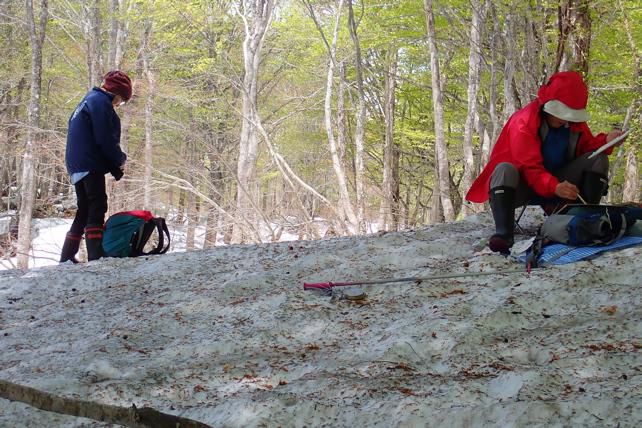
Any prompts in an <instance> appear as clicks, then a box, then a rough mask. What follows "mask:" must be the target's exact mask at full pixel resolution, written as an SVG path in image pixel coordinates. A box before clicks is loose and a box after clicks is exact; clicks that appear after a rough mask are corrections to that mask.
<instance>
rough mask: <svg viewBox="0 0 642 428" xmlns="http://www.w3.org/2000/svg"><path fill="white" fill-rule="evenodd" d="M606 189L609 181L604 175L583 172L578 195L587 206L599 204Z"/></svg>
mask: <svg viewBox="0 0 642 428" xmlns="http://www.w3.org/2000/svg"><path fill="white" fill-rule="evenodd" d="M608 188H609V180H608V177H607V176H606V175H604V174H602V173H599V172H595V171H584V175H582V184H581V185H580V195H581V196H582V198H584V200H585V201H586V203H587V204H599V203H600V200H601V199H602V196H604V195H606V191H607V190H608Z"/></svg>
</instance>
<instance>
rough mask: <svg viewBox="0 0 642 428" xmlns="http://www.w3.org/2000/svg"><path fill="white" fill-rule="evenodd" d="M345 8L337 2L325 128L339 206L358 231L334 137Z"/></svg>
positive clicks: (328, 73) (329, 66)
mask: <svg viewBox="0 0 642 428" xmlns="http://www.w3.org/2000/svg"><path fill="white" fill-rule="evenodd" d="M342 9H343V0H338V2H337V16H336V17H335V23H334V32H333V36H332V44H331V45H330V51H329V55H330V58H329V60H328V72H327V80H326V90H325V103H324V113H325V114H324V117H325V129H326V134H327V136H328V145H329V147H330V156H331V157H332V166H333V168H334V173H335V175H336V177H337V185H338V186H337V187H338V191H339V206H340V207H341V212H342V214H343V216H344V219H342V220H347V221H348V223H349V224H350V225H351V227H352V232H358V228H359V221H358V220H357V217H356V215H355V213H354V210H353V209H352V203H351V202H350V194H349V192H348V181H347V179H346V175H345V170H344V168H343V165H342V164H341V160H340V159H339V152H338V150H337V143H336V140H335V138H334V127H333V125H332V87H333V86H334V85H333V83H334V69H335V64H336V51H337V41H338V38H339V22H340V19H341V10H342Z"/></svg>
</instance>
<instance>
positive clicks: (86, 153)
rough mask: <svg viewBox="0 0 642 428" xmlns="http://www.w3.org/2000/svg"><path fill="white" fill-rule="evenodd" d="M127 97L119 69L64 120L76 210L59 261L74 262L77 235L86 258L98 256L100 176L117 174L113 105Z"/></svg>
mask: <svg viewBox="0 0 642 428" xmlns="http://www.w3.org/2000/svg"><path fill="white" fill-rule="evenodd" d="M131 96H132V84H131V80H130V78H129V77H128V76H127V75H126V74H125V73H123V72H122V71H117V70H116V71H110V72H109V73H107V74H106V75H105V78H104V80H103V83H102V85H101V86H100V88H96V87H95V88H93V89H92V90H91V91H89V92H88V93H87V95H85V98H83V100H82V101H81V102H80V104H78V106H77V107H76V110H74V112H73V114H72V115H71V118H70V119H69V129H68V132H67V150H66V154H65V163H66V164H67V171H68V172H69V175H70V177H71V183H72V184H73V185H74V187H75V189H76V198H77V201H78V210H77V211H76V216H75V218H74V221H73V223H72V225H71V229H70V230H69V232H67V236H66V237H65V243H64V244H63V247H62V253H61V255H60V262H61V263H62V262H66V261H68V260H71V261H72V262H74V263H77V260H76V258H75V256H76V253H77V252H78V248H79V247H80V241H81V239H82V235H83V232H84V233H85V240H86V243H87V258H88V259H89V260H96V259H99V258H100V257H102V255H103V250H102V239H103V223H104V222H105V213H106V212H107V192H106V190H105V174H106V173H111V174H112V175H113V176H114V178H115V179H116V180H120V178H121V177H122V176H123V166H124V164H125V160H126V159H127V156H126V155H125V153H123V152H122V150H121V149H120V119H119V117H118V115H117V114H116V111H115V110H114V107H118V106H121V105H123V104H125V102H127V101H128V100H129V99H130V98H131Z"/></svg>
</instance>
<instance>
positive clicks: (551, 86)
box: [537, 71, 588, 110]
mask: <svg viewBox="0 0 642 428" xmlns="http://www.w3.org/2000/svg"><path fill="white" fill-rule="evenodd" d="M537 100H538V101H539V104H540V106H543V105H544V104H546V103H547V102H548V101H551V100H558V101H561V102H562V103H564V104H565V105H566V106H568V107H570V108H572V109H575V110H582V109H585V108H586V104H587V103H588V88H587V87H586V84H585V83H584V79H582V76H581V75H580V74H579V73H577V72H575V71H562V72H559V73H555V74H553V75H552V76H551V78H550V79H548V82H547V83H546V84H544V85H542V86H541V87H540V88H539V91H538V92H537Z"/></svg>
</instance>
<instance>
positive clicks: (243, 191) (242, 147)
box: [232, 0, 274, 244]
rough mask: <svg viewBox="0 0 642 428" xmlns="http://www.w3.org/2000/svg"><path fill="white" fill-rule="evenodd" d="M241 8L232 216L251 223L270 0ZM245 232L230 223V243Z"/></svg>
mask: <svg viewBox="0 0 642 428" xmlns="http://www.w3.org/2000/svg"><path fill="white" fill-rule="evenodd" d="M241 5H242V8H243V10H242V11H241V12H239V14H240V15H241V17H242V18H243V23H244V28H245V39H244V41H243V58H244V70H245V75H244V77H243V92H242V97H243V107H242V114H243V117H242V122H241V136H240V139H239V156H238V166H237V177H238V184H237V200H236V216H237V218H238V217H243V218H245V219H247V220H248V221H249V222H250V224H254V218H255V217H256V216H255V215H254V214H253V213H252V210H253V207H255V206H256V199H257V196H256V195H255V194H253V191H254V188H255V185H254V182H255V181H256V159H257V151H258V144H259V139H258V135H257V131H256V126H255V123H256V122H257V120H256V116H255V114H256V113H255V112H257V111H258V102H257V101H258V97H257V94H258V79H259V67H260V62H261V49H262V47H263V41H264V40H265V35H266V33H267V29H268V27H269V25H270V22H271V20H272V11H273V9H274V0H253V1H249V0H242V1H241ZM247 236H248V235H247V233H246V232H245V231H244V230H243V227H242V222H240V221H239V222H237V223H235V224H234V227H233V229H232V243H234V244H238V243H241V242H245V240H246V239H247Z"/></svg>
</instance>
